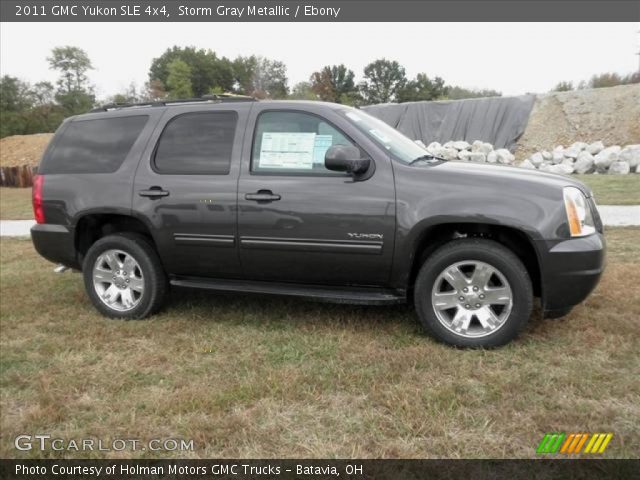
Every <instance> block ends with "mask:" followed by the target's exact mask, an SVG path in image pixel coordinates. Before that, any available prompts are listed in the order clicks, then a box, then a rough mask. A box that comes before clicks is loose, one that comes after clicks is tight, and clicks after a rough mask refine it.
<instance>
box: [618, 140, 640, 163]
mask: <svg viewBox="0 0 640 480" xmlns="http://www.w3.org/2000/svg"><path fill="white" fill-rule="evenodd" d="M618 159H619V160H620V161H622V162H627V163H628V164H629V167H631V168H634V167H637V166H638V165H639V164H640V145H627V146H626V147H624V148H623V149H622V150H620V154H619V155H618Z"/></svg>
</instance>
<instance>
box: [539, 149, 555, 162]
mask: <svg viewBox="0 0 640 480" xmlns="http://www.w3.org/2000/svg"><path fill="white" fill-rule="evenodd" d="M540 153H541V154H542V158H544V161H545V162H550V161H552V160H553V153H551V152H549V151H547V150H543V151H542V152H540Z"/></svg>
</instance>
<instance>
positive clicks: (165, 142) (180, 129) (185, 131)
mask: <svg viewBox="0 0 640 480" xmlns="http://www.w3.org/2000/svg"><path fill="white" fill-rule="evenodd" d="M237 118H238V117H237V115H236V113H235V112H207V113H186V114H183V115H180V116H178V117H176V118H174V119H173V120H171V121H170V122H169V123H168V124H167V126H166V127H165V129H164V131H163V132H162V136H161V137H160V141H159V142H158V148H157V150H156V155H155V160H154V161H155V166H156V170H158V172H160V173H173V174H198V173H199V174H210V175H224V174H227V173H229V167H230V165H231V151H232V150H233V137H234V135H235V131H236V122H237Z"/></svg>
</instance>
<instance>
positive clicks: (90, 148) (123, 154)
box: [39, 115, 149, 174]
mask: <svg viewBox="0 0 640 480" xmlns="http://www.w3.org/2000/svg"><path fill="white" fill-rule="evenodd" d="M148 119H149V117H148V116H147V115H136V116H130V117H113V118H100V119H95V120H78V121H75V122H71V123H70V124H69V125H68V126H67V128H65V129H64V130H63V131H62V133H61V137H60V138H59V139H58V140H57V143H56V145H55V147H54V149H53V151H52V152H51V153H50V154H49V155H47V156H46V157H45V158H44V159H43V160H42V165H40V169H39V171H40V173H43V174H47V173H49V174H54V173H113V172H115V171H116V170H118V168H120V166H121V165H122V162H124V160H125V158H127V155H128V154H129V151H130V150H131V147H133V144H134V143H135V141H136V140H137V138H138V136H140V132H141V131H142V129H143V128H144V126H145V124H146V123H147V121H148Z"/></svg>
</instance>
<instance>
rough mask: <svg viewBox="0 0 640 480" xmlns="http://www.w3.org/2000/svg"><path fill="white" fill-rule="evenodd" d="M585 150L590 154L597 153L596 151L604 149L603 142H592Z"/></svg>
mask: <svg viewBox="0 0 640 480" xmlns="http://www.w3.org/2000/svg"><path fill="white" fill-rule="evenodd" d="M586 150H587V152H589V153H590V154H591V155H597V154H598V153H600V152H601V151H602V150H604V143H602V142H601V141H599V140H598V141H597V142H593V143H592V144H591V145H589V146H588V147H587V148H586Z"/></svg>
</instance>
